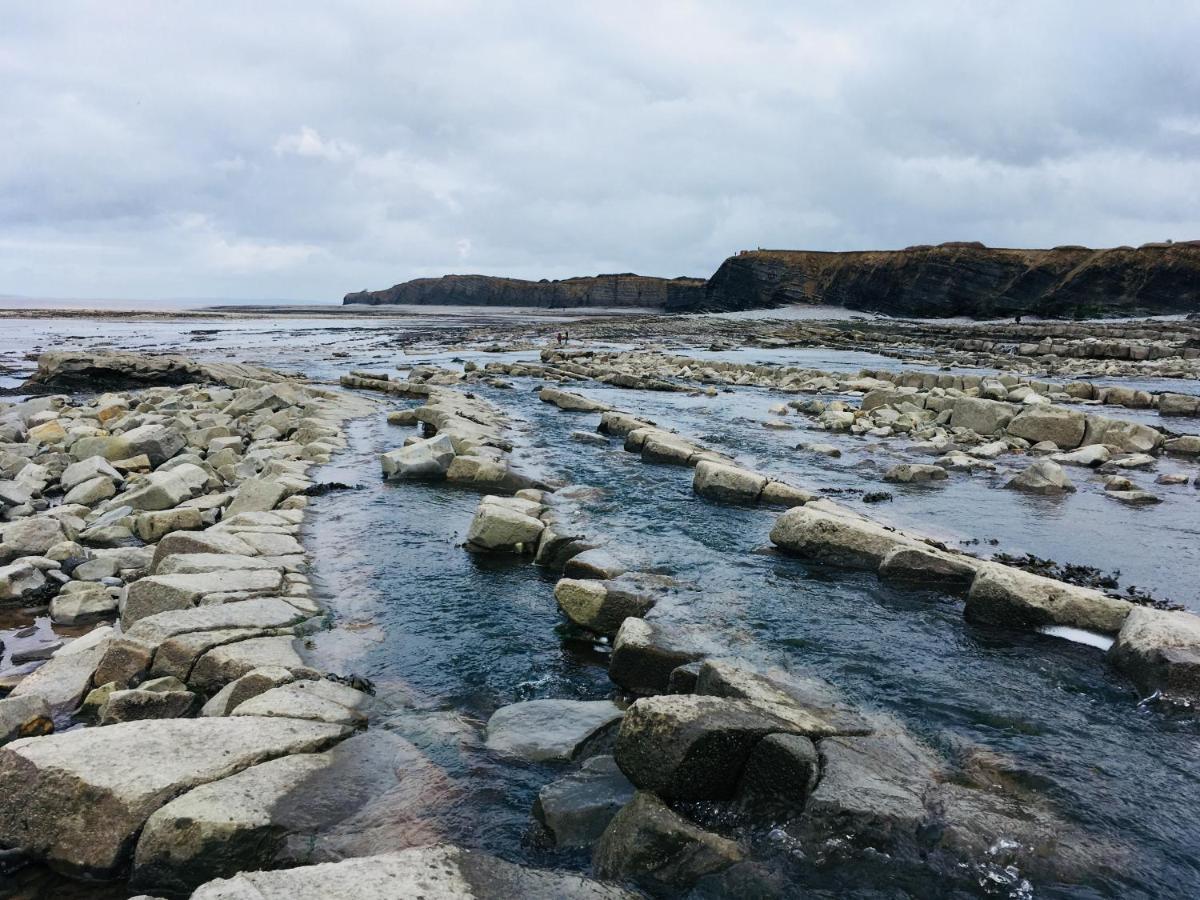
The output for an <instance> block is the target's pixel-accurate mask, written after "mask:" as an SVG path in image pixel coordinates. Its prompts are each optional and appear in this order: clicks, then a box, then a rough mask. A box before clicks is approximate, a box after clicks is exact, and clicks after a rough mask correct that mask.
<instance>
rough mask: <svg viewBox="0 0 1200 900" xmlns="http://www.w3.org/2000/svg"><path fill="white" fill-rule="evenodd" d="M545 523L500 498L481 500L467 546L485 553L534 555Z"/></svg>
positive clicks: (469, 529)
mask: <svg viewBox="0 0 1200 900" xmlns="http://www.w3.org/2000/svg"><path fill="white" fill-rule="evenodd" d="M545 527H546V526H545V523H544V522H542V521H541V520H540V519H537V518H534V517H533V516H531V515H527V514H526V513H524V512H521V511H519V510H517V509H514V508H513V507H512V506H511V505H509V504H506V503H505V502H503V499H502V498H499V497H484V498H483V501H482V502H480V504H479V507H478V509H477V510H476V511H475V516H474V518H473V519H472V520H471V525H470V527H469V528H468V529H467V546H468V547H470V548H474V549H477V550H485V551H510V552H517V553H533V552H534V551H536V550H537V545H538V538H540V537H541V534H542V530H543V529H544V528H545Z"/></svg>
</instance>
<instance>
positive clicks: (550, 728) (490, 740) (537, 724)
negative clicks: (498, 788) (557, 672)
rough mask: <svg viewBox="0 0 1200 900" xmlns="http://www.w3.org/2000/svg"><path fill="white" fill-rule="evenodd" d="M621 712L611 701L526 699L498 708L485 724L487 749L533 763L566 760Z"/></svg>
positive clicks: (602, 731)
mask: <svg viewBox="0 0 1200 900" xmlns="http://www.w3.org/2000/svg"><path fill="white" fill-rule="evenodd" d="M622 715H623V713H622V712H621V710H620V708H619V707H618V706H617V705H616V704H615V703H613V702H612V701H611V700H527V701H525V702H524V703H514V704H512V705H511V706H502V707H500V709H498V710H496V711H495V712H494V713H493V714H492V717H491V718H490V719H489V720H488V724H487V747H488V749H489V750H492V751H493V752H496V753H500V754H503V755H505V756H514V757H518V758H521V759H527V760H531V761H533V762H544V761H546V760H570V759H574V758H575V757H576V756H578V755H579V754H580V753H581V752H583V750H584V749H585V747H586V746H587V745H588V743H589V742H591V741H593V740H595V739H598V738H599V737H601V736H603V734H604V733H605V732H607V731H608V730H609V729H611V728H612V726H613V725H614V724H615V723H617V722H619V721H620V720H621V716H622Z"/></svg>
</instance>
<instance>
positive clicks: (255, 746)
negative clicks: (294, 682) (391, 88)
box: [0, 716, 345, 877]
mask: <svg viewBox="0 0 1200 900" xmlns="http://www.w3.org/2000/svg"><path fill="white" fill-rule="evenodd" d="M344 734H345V731H344V729H342V728H339V727H337V726H333V725H326V724H323V723H317V722H303V721H299V720H295V719H256V718H253V717H249V716H246V717H238V718H225V719H158V720H152V721H143V722H130V723H125V724H121V725H112V726H109V727H107V728H84V729H79V730H76V731H69V732H64V733H62V734H54V735H48V736H46V737H39V738H29V739H26V740H21V741H15V742H13V743H11V744H9V745H7V746H5V747H4V748H0V844H3V845H4V846H9V847H22V848H24V849H25V850H26V852H28V853H30V854H32V855H33V856H35V857H36V858H39V859H45V860H47V861H48V862H50V863H51V864H53V865H54V866H55V867H56V868H58V869H60V870H63V871H67V872H71V873H74V874H76V875H89V876H92V877H110V876H112V875H114V874H115V873H116V872H117V871H118V870H119V869H120V868H121V866H122V865H123V864H124V863H125V861H126V859H127V858H128V856H129V855H130V853H131V851H132V850H133V842H134V839H135V837H136V835H137V834H138V832H139V831H140V830H141V828H142V826H143V824H144V823H145V821H146V819H147V818H149V816H150V815H151V814H152V813H153V812H154V811H155V810H157V809H158V808H159V807H161V806H163V805H164V804H165V803H167V802H168V801H169V800H171V799H172V798H173V797H175V796H177V795H178V794H180V793H182V792H183V791H184V790H187V789H188V788H191V787H195V786H196V785H200V784H205V783H207V782H210V781H215V780H217V779H220V778H224V777H227V776H229V775H232V774H234V773H235V772H238V771H240V770H242V769H244V768H246V767H248V766H252V765H255V764H257V763H260V762H264V761H266V760H268V759H272V758H274V757H277V756H283V755H286V754H290V753H305V752H312V751H315V750H323V749H325V748H326V747H328V746H329V745H331V744H332V743H334V742H335V741H337V740H339V739H340V738H341V737H343V735H344Z"/></svg>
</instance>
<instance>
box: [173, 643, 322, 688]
mask: <svg viewBox="0 0 1200 900" xmlns="http://www.w3.org/2000/svg"><path fill="white" fill-rule="evenodd" d="M295 644H296V642H295V640H294V639H293V638H291V637H289V636H286V635H281V636H278V637H262V638H251V639H249V640H244V641H238V642H236V643H233V644H226V645H223V646H220V647H215V648H213V649H212V650H210V651H208V652H207V653H205V654H204V656H202V657H201V658H200V659H199V661H198V662H197V663H196V665H195V668H193V669H192V674H191V678H190V679H189V680H188V684H190V685H191V686H192V687H194V688H196V689H197V690H200V691H203V692H206V693H212V692H215V691H217V690H219V689H220V688H222V687H224V686H225V685H227V684H228V683H229V682H231V681H233V680H235V679H237V678H241V677H242V676H243V675H245V674H246V673H248V672H250V671H252V670H253V669H260V668H263V667H264V666H282V667H283V668H286V669H290V670H292V671H293V673H296V672H311V671H312V670H311V669H309V668H308V666H306V665H305V663H304V660H303V659H302V658H301V657H300V654H299V653H298V652H297V650H296V646H295Z"/></svg>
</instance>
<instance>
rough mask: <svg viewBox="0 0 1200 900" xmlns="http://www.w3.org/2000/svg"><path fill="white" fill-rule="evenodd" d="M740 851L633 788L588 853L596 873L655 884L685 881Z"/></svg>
mask: <svg viewBox="0 0 1200 900" xmlns="http://www.w3.org/2000/svg"><path fill="white" fill-rule="evenodd" d="M745 855H746V854H745V851H743V850H742V848H741V847H740V846H739V845H738V844H736V843H734V842H733V841H730V840H727V839H726V838H723V837H720V836H719V835H716V834H713V833H712V832H709V831H705V830H704V829H703V828H701V827H700V826H699V825H696V824H695V823H694V822H690V821H688V820H687V819H685V818H683V816H681V815H679V814H678V813H676V812H673V811H672V810H670V809H669V808H668V807H667V806H666V804H664V803H663V802H662V801H661V800H660V799H659V798H658V797H656V796H654V794H652V793H648V792H646V791H638V793H637V795H636V796H635V797H634V798H633V801H632V802H631V803H629V804H628V805H627V806H626V807H625V808H624V809H622V810H621V811H620V812H619V813H617V815H616V816H615V817H614V818H613V820H612V822H610V823H609V825H608V827H607V828H606V829H605V830H604V834H603V835H602V836H601V838H600V841H599V843H597V844H596V851H595V853H594V855H593V857H592V866H593V868H594V869H595V871H596V874H597V875H599V876H601V877H602V878H614V879H616V878H620V879H632V880H636V881H640V882H645V883H647V884H649V885H652V886H654V887H656V888H658V889H659V890H662V889H673V890H676V891H678V890H681V889H686V888H688V887H691V886H692V885H693V884H694V883H695V882H696V881H698V880H699V879H700V878H703V877H704V876H705V875H711V874H713V873H715V872H720V871H722V870H724V869H727V868H728V867H729V866H731V865H733V864H734V863H737V862H740V861H741V860H742V859H744V858H745Z"/></svg>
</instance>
